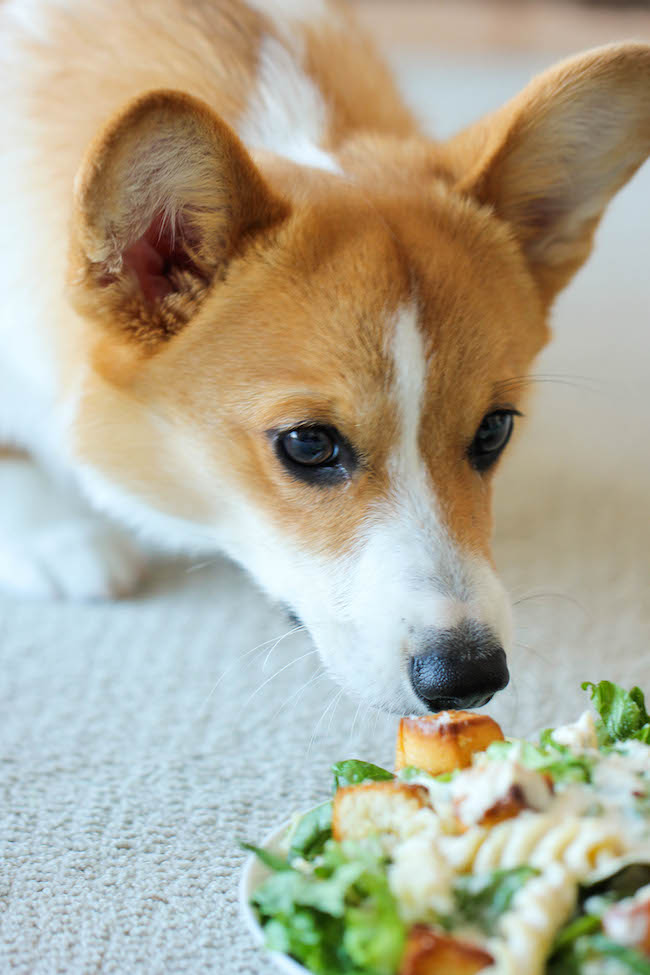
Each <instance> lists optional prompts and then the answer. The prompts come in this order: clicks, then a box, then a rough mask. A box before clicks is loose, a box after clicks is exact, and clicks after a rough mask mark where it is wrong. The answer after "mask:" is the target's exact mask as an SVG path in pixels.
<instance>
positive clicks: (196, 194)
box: [69, 91, 288, 349]
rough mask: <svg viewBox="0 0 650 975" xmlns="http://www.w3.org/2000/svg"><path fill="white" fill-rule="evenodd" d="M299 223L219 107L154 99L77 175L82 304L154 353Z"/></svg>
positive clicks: (76, 271) (132, 110) (125, 117)
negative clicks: (256, 251) (278, 227)
mask: <svg viewBox="0 0 650 975" xmlns="http://www.w3.org/2000/svg"><path fill="white" fill-rule="evenodd" d="M287 213H288V206H287V204H286V203H285V202H284V201H282V200H280V199H279V198H278V197H277V196H276V195H275V194H274V193H273V192H272V191H271V189H270V188H269V187H268V186H267V185H266V183H265V181H264V179H263V177H262V176H261V174H260V172H259V171H258V169H257V168H256V166H255V165H254V163H253V161H252V160H251V158H250V156H249V155H248V153H247V151H246V149H245V148H244V147H243V145H242V144H241V142H240V141H239V139H238V138H237V136H236V135H235V134H234V132H233V131H232V130H231V129H230V128H229V127H228V126H227V125H226V124H225V123H224V122H222V121H221V119H219V118H218V117H217V116H216V115H215V114H214V112H212V110H211V109H210V108H209V107H208V106H207V105H205V104H203V103H202V102H200V101H198V100H197V99H195V98H192V97H191V96H189V95H185V94H183V93H181V92H176V91H155V92H151V93H149V94H145V95H143V96H141V97H139V98H138V99H136V100H135V101H134V102H132V103H131V104H130V105H129V106H127V108H126V109H125V110H124V111H122V112H121V113H119V115H118V116H117V117H115V118H114V119H113V120H112V121H111V122H110V123H109V124H108V126H107V128H106V129H105V130H104V131H103V132H102V133H100V135H99V136H98V138H97V139H96V140H95V141H94V142H93V143H92V144H91V146H90V148H89V149H88V152H87V154H86V157H85V160H84V162H83V164H82V166H81V169H80V171H79V173H78V175H77V179H76V184H75V206H74V219H73V230H72V249H71V264H70V273H69V286H70V290H71V297H72V301H73V304H74V305H75V307H76V308H77V309H78V310H79V311H80V312H81V313H82V314H84V315H85V316H86V317H87V318H91V319H93V320H94V321H97V322H99V323H100V324H102V325H105V326H108V327H110V328H112V329H118V330H119V331H120V332H121V334H122V335H123V336H124V337H126V338H129V339H132V340H135V341H136V342H137V343H138V344H139V345H140V347H141V348H147V349H153V348H155V347H156V346H157V345H158V344H159V343H160V342H161V341H163V340H164V339H166V338H168V337H169V336H170V335H172V334H174V333H175V332H177V331H178V330H179V329H180V328H182V327H183V325H184V324H185V323H186V322H187V320H188V319H189V318H190V317H191V315H192V314H193V313H194V311H195V310H196V308H197V307H198V305H199V304H200V302H201V301H202V300H203V298H204V297H205V295H206V293H207V291H208V289H209V288H210V286H211V284H212V283H213V282H214V281H215V279H218V278H219V277H220V276H223V274H224V273H225V270H226V268H227V265H228V262H229V261H230V260H231V259H232V258H233V256H234V255H235V254H237V253H240V252H241V251H242V249H243V248H244V247H245V245H246V243H247V242H248V241H249V240H250V239H251V238H252V237H253V236H254V235H257V234H259V233H261V232H263V231H265V230H268V229H269V228H270V227H272V226H273V225H275V224H277V223H278V222H280V221H281V220H282V219H284V217H285V216H286V215H287Z"/></svg>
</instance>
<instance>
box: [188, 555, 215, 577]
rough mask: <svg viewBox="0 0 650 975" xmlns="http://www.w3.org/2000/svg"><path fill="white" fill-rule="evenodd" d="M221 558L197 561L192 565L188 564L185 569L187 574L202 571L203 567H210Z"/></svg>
mask: <svg viewBox="0 0 650 975" xmlns="http://www.w3.org/2000/svg"><path fill="white" fill-rule="evenodd" d="M218 563H219V559H217V558H214V559H207V560H206V561H205V562H195V563H193V564H192V565H188V566H187V567H186V569H185V574H186V575H190V574H191V573H192V572H200V571H201V569H209V568H211V567H212V566H213V565H218Z"/></svg>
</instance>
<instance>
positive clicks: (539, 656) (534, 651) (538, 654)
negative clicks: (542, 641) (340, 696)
mask: <svg viewBox="0 0 650 975" xmlns="http://www.w3.org/2000/svg"><path fill="white" fill-rule="evenodd" d="M515 647H516V648H517V649H520V650H524V651H525V652H526V653H529V654H531V655H532V656H533V657H536V658H537V659H538V660H541V661H542V663H545V664H546V665H547V666H549V667H552V666H553V660H552V658H551V657H547V656H546V655H545V654H543V653H542V652H541V651H540V650H537V649H536V648H535V647H531V646H530V644H528V643H522V642H521V641H520V640H516V641H515Z"/></svg>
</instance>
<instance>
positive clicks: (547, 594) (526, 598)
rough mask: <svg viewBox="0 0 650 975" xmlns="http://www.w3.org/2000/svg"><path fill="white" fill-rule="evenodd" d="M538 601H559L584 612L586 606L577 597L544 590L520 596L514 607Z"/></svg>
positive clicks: (515, 600)
mask: <svg viewBox="0 0 650 975" xmlns="http://www.w3.org/2000/svg"><path fill="white" fill-rule="evenodd" d="M536 599H559V600H561V601H562V602H565V603H570V604H571V605H572V606H575V607H576V608H577V609H581V610H583V611H584V606H583V605H582V603H581V602H580V600H579V599H576V597H575V596H570V595H569V594H568V593H566V592H553V591H552V590H542V591H540V592H528V593H525V594H524V595H523V596H518V597H517V598H516V599H513V601H512V605H513V606H521V605H522V603H530V602H534V601H535V600H536Z"/></svg>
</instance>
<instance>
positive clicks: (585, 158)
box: [448, 44, 650, 302]
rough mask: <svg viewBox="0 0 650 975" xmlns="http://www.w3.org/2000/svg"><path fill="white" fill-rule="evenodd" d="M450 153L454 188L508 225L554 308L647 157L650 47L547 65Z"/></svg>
mask: <svg viewBox="0 0 650 975" xmlns="http://www.w3.org/2000/svg"><path fill="white" fill-rule="evenodd" d="M448 151H449V154H450V159H451V161H452V164H453V168H454V169H455V170H456V171H457V172H462V171H463V170H464V175H462V176H461V177H460V180H459V182H458V184H457V187H456V188H457V189H458V190H459V191H460V192H462V193H468V194H471V195H472V196H473V197H474V198H477V199H478V200H479V201H480V202H481V203H484V204H487V205H491V206H492V207H493V208H494V209H495V211H496V213H497V214H498V216H500V217H501V218H502V219H503V220H505V221H506V222H507V223H508V224H509V225H510V226H511V227H512V229H513V230H514V233H515V235H516V237H517V239H518V240H519V242H520V244H521V246H522V249H523V251H524V254H525V255H526V258H527V260H528V263H529V265H530V267H531V270H532V271H533V274H534V275H535V277H536V279H537V281H538V283H539V286H540V291H541V294H542V297H543V299H544V300H545V301H546V302H550V301H551V300H552V298H553V297H554V296H555V294H556V293H557V292H558V291H559V290H560V289H561V288H562V287H564V285H565V284H566V283H567V282H568V280H569V278H570V277H571V276H572V275H573V274H574V273H575V271H577V269H578V268H579V267H580V265H581V264H582V263H583V262H584V261H585V260H586V258H587V257H588V255H589V252H590V250H591V246H592V240H593V234H594V231H595V229H596V226H597V225H598V222H599V220H600V218H601V216H602V214H603V211H604V209H605V207H606V206H607V204H608V202H609V201H610V199H611V198H612V196H613V195H614V194H615V193H616V191H617V190H619V189H620V188H621V186H623V184H624V183H625V182H626V181H627V180H628V179H629V178H630V177H631V176H632V175H633V173H634V172H635V171H636V170H637V169H638V167H639V166H640V165H641V164H642V163H643V162H644V160H645V159H646V158H647V157H648V154H649V153H650V46H649V45H646V44H617V45H611V46H607V47H604V48H598V49H596V50H593V51H589V52H587V53H586V54H583V55H579V56H578V57H574V58H571V59H570V60H568V61H565V62H563V63H562V64H559V65H557V66H556V67H554V68H551V69H550V70H549V71H547V72H545V73H544V74H542V75H540V76H539V77H538V78H536V79H535V80H533V81H532V82H531V83H530V84H529V85H528V86H527V87H526V88H525V89H524V90H523V91H522V92H521V93H520V94H519V95H518V96H517V97H516V98H514V99H513V100H512V101H511V102H509V103H508V104H506V105H505V106H504V107H503V108H502V109H501V110H500V111H498V112H496V113H495V114H493V115H491V116H488V117H487V118H485V119H482V120H481V121H480V122H479V123H477V124H476V125H474V126H472V127H470V128H469V129H467V130H465V131H464V132H462V133H461V134H460V135H458V136H457V137H456V138H455V139H453V140H451V142H450V143H449V144H448Z"/></svg>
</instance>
